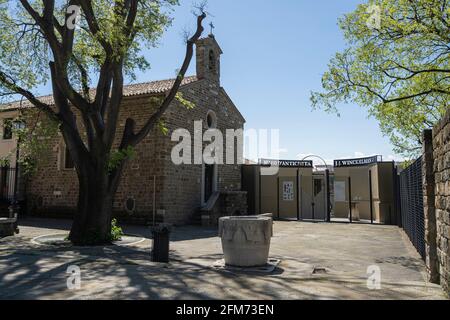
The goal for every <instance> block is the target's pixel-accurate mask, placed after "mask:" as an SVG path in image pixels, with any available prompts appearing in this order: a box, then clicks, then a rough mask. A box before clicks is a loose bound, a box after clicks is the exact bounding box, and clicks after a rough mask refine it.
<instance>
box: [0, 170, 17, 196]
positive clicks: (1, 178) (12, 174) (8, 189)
mask: <svg viewBox="0 0 450 320" xmlns="http://www.w3.org/2000/svg"><path fill="white" fill-rule="evenodd" d="M16 176H17V170H16V168H9V167H0V202H2V203H10V202H11V201H13V200H14V198H15V196H16V194H17V179H16Z"/></svg>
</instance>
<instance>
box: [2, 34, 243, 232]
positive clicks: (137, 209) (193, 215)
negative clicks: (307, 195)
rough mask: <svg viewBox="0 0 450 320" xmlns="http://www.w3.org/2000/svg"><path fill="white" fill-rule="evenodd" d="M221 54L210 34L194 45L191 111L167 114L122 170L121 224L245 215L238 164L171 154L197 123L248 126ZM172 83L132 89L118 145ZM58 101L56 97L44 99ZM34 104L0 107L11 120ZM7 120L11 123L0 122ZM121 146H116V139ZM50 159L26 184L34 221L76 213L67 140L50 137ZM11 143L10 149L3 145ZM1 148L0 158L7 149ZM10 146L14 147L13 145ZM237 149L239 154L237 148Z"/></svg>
mask: <svg viewBox="0 0 450 320" xmlns="http://www.w3.org/2000/svg"><path fill="white" fill-rule="evenodd" d="M221 55H222V50H221V48H220V46H219V44H218V43H217V41H216V39H215V38H214V36H212V35H210V36H208V37H206V38H203V39H201V40H199V41H198V43H197V44H196V64H197V66H196V67H197V74H196V75H195V76H191V77H186V78H185V79H184V81H183V84H182V86H181V88H180V92H181V93H182V94H183V98H184V99H186V100H188V101H190V102H192V103H194V104H195V108H194V109H191V110H188V109H187V108H186V107H184V106H182V105H181V103H179V102H178V101H174V102H173V103H172V105H171V106H170V108H169V109H168V111H167V112H166V113H165V115H164V117H163V121H164V123H165V126H166V127H167V129H168V130H169V132H168V134H166V135H165V134H164V133H163V132H162V131H161V130H160V129H159V128H155V129H154V130H153V132H152V133H151V134H150V135H149V136H148V137H147V138H146V139H145V140H144V141H143V142H141V144H139V145H138V147H137V148H136V150H135V156H134V157H133V159H132V160H131V161H130V162H129V164H128V166H127V168H126V169H125V171H124V174H123V177H122V181H121V185H120V187H119V190H118V192H117V194H116V197H115V201H114V211H115V212H114V213H115V216H116V217H118V218H119V219H121V220H122V221H127V222H133V223H142V224H147V223H150V222H151V221H153V218H154V216H156V218H157V220H158V221H164V222H167V223H172V224H187V223H191V222H200V220H201V219H202V220H203V222H206V223H215V220H216V219H217V216H220V215H227V214H236V213H240V214H245V213H246V194H245V193H244V192H241V191H240V190H241V167H240V166H239V165H213V166H209V165H194V164H193V165H187V164H186V165H185V164H183V165H175V164H174V163H173V162H172V159H171V152H172V149H173V147H174V146H175V145H177V144H178V142H172V141H171V134H172V132H173V131H174V130H177V129H180V128H182V129H187V130H189V132H190V133H191V136H192V137H193V136H194V122H195V121H202V122H203V130H207V129H208V128H211V129H212V128H217V129H219V130H220V131H222V132H223V133H224V134H225V132H226V130H227V129H235V130H237V129H243V127H244V123H245V119H244V118H243V116H242V115H241V113H240V112H239V110H238V108H237V107H236V106H235V105H234V103H233V101H232V100H231V99H230V97H229V96H228V95H227V93H226V91H225V89H224V88H222V87H221V85H220V57H221ZM173 81H174V80H173V79H172V80H162V81H154V82H149V83H140V84H134V85H128V86H126V87H125V88H124V99H123V105H122V108H121V114H120V117H119V129H118V132H117V135H116V137H117V140H118V139H119V138H120V137H122V132H123V129H124V127H125V121H126V119H127V118H128V116H130V115H131V116H132V118H133V119H135V120H136V123H137V127H140V126H142V125H143V124H144V122H145V120H146V119H148V118H149V116H150V115H151V113H152V112H154V110H155V107H154V106H152V101H155V98H158V97H163V96H164V95H165V94H166V93H167V92H168V91H169V90H170V88H171V86H172V84H173ZM40 99H42V100H43V101H45V102H47V103H52V99H53V98H52V96H47V97H42V98H40ZM32 109H33V107H32V106H31V105H29V104H27V103H20V104H19V103H17V102H16V103H11V104H8V105H4V106H3V107H2V108H1V110H0V117H3V118H13V116H14V114H15V113H25V112H27V110H32ZM0 121H1V123H5V121H6V119H3V120H2V119H0ZM117 143H118V141H117ZM51 145H52V148H51V151H50V154H49V155H48V156H46V157H42V158H41V159H39V163H38V166H37V171H36V172H35V173H34V174H33V175H32V176H31V177H29V178H28V179H27V180H26V182H25V192H24V194H25V197H26V202H27V211H28V212H29V213H30V214H33V215H36V216H50V217H70V216H71V215H72V214H73V213H74V211H75V210H76V203H77V195H78V182H77V177H76V172H75V170H74V165H73V163H72V161H71V159H70V154H69V152H68V150H67V149H66V147H65V144H64V141H63V139H62V137H61V135H59V134H58V135H57V136H55V137H54V138H52V143H51ZM5 146H6V145H5ZM2 148H3V147H2V145H1V144H0V156H4V154H6V153H7V152H8V150H3V149H2ZM7 148H8V149H11V146H10V144H8V145H7ZM235 152H236V153H237V152H242V150H240V151H238V150H236V148H235Z"/></svg>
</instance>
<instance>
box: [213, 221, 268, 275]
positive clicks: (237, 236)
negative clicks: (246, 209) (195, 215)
mask: <svg viewBox="0 0 450 320" xmlns="http://www.w3.org/2000/svg"><path fill="white" fill-rule="evenodd" d="M219 236H220V237H221V238H222V248H223V253H224V255H225V263H226V265H228V266H233V267H261V266H265V265H267V262H268V259H269V250H270V241H271V238H272V236H273V220H272V218H270V217H265V216H243V217H225V218H221V219H220V220H219Z"/></svg>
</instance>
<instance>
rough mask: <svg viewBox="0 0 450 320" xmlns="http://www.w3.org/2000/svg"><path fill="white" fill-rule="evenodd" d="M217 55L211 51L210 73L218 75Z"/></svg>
mask: <svg viewBox="0 0 450 320" xmlns="http://www.w3.org/2000/svg"><path fill="white" fill-rule="evenodd" d="M216 68H217V66H216V55H215V54H214V51H213V50H209V71H211V72H213V73H216V70H217V69H216Z"/></svg>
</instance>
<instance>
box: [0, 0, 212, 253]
mask: <svg viewBox="0 0 450 320" xmlns="http://www.w3.org/2000/svg"><path fill="white" fill-rule="evenodd" d="M177 4H178V0H92V1H91V0H45V1H44V0H0V29H1V33H0V98H5V97H6V98H7V99H9V98H10V97H11V96H19V97H20V96H21V98H25V99H27V100H28V101H29V102H30V103H31V104H32V105H34V107H35V109H36V110H39V112H42V113H43V114H45V115H47V116H48V118H49V119H50V120H51V121H52V122H55V123H56V126H57V127H58V129H59V131H60V133H61V135H62V137H63V138H64V142H65V144H66V147H67V148H68V150H69V152H70V156H71V158H72V159H73V161H74V164H75V169H76V172H77V177H78V182H79V199H78V210H77V214H76V215H75V219H74V223H73V226H72V230H71V234H70V240H71V241H72V242H74V243H76V244H80V245H85V244H97V243H100V244H101V243H102V242H108V241H109V237H110V232H111V220H112V203H113V199H114V196H115V193H116V191H117V188H118V186H119V183H120V180H121V176H122V173H123V169H124V167H125V165H126V163H127V161H128V160H129V159H130V157H131V156H132V155H133V154H134V150H135V147H136V146H137V145H138V144H139V143H140V142H141V141H142V140H144V139H145V138H146V137H147V135H148V134H149V133H150V132H151V131H152V130H153V129H154V128H155V127H156V128H158V127H159V128H160V129H161V130H162V131H163V133H167V129H166V128H165V126H164V125H163V121H162V119H161V118H162V116H163V115H164V113H165V112H166V110H167V109H168V108H169V106H170V105H171V103H172V101H174V100H178V101H179V102H180V103H181V104H182V105H184V106H185V107H187V108H192V104H190V103H189V102H188V101H186V100H185V99H183V98H182V96H181V95H177V93H178V90H179V88H180V86H181V83H182V80H183V79H184V77H185V74H186V72H187V70H188V68H189V65H190V62H191V60H192V57H193V55H194V45H195V43H196V41H197V40H198V39H199V38H200V37H201V35H202V33H203V31H204V29H203V26H202V22H203V20H204V19H205V18H206V14H205V12H204V10H203V9H204V5H200V6H199V7H198V9H199V10H198V11H199V13H198V15H197V21H196V22H197V23H196V31H195V33H194V34H193V35H192V36H191V37H186V53H185V57H184V60H183V62H182V64H181V67H180V68H179V70H178V71H177V75H176V78H175V81H174V83H173V85H172V88H171V89H170V90H169V91H168V92H167V94H166V95H165V96H164V97H163V98H162V99H160V101H159V102H158V103H157V104H156V106H155V108H154V113H153V114H149V115H148V119H144V120H145V121H144V124H143V125H142V126H140V127H139V128H138V127H137V125H136V120H135V119H133V118H132V117H130V118H128V119H126V123H125V128H124V129H123V132H120V133H118V120H119V114H120V110H121V106H122V99H123V90H124V85H125V82H126V81H130V80H133V79H135V72H136V71H137V70H146V69H148V67H149V65H150V64H149V62H148V61H147V60H146V58H145V57H144V55H143V54H142V49H144V48H145V47H147V48H152V47H154V46H156V45H157V44H158V41H159V39H160V38H161V36H162V34H163V33H164V31H165V30H166V29H167V27H168V26H169V25H170V23H171V21H172V20H171V18H170V14H171V12H172V10H173V8H174V6H175V5H177ZM77 17H79V19H77ZM47 82H49V83H50V84H51V87H52V91H53V98H54V99H53V101H54V103H52V104H48V103H47V102H46V101H47V100H45V99H44V100H42V99H38V98H37V97H36V96H35V95H34V94H33V91H34V90H35V89H36V88H37V86H39V85H42V84H45V83H47ZM27 125H28V126H29V124H28V123H27ZM50 127H52V126H50ZM47 129H48V128H46V127H45V126H42V130H44V131H45V130H47ZM30 130H32V128H29V127H27V129H26V130H25V132H24V133H22V136H28V137H30V136H33V132H32V131H30ZM42 130H41V131H42ZM41 133H42V132H41ZM19 135H20V134H19ZM36 135H37V136H40V133H39V132H38V133H36ZM21 140H22V141H23V142H28V143H35V144H40V142H39V141H33V140H32V139H25V138H24V137H23V139H21ZM117 140H119V144H116V143H115V142H116V141H117ZM24 150H25V151H26V148H24ZM29 153H33V149H32V148H30V149H29ZM92 194H95V195H96V196H95V197H92V196H91V195H92Z"/></svg>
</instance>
